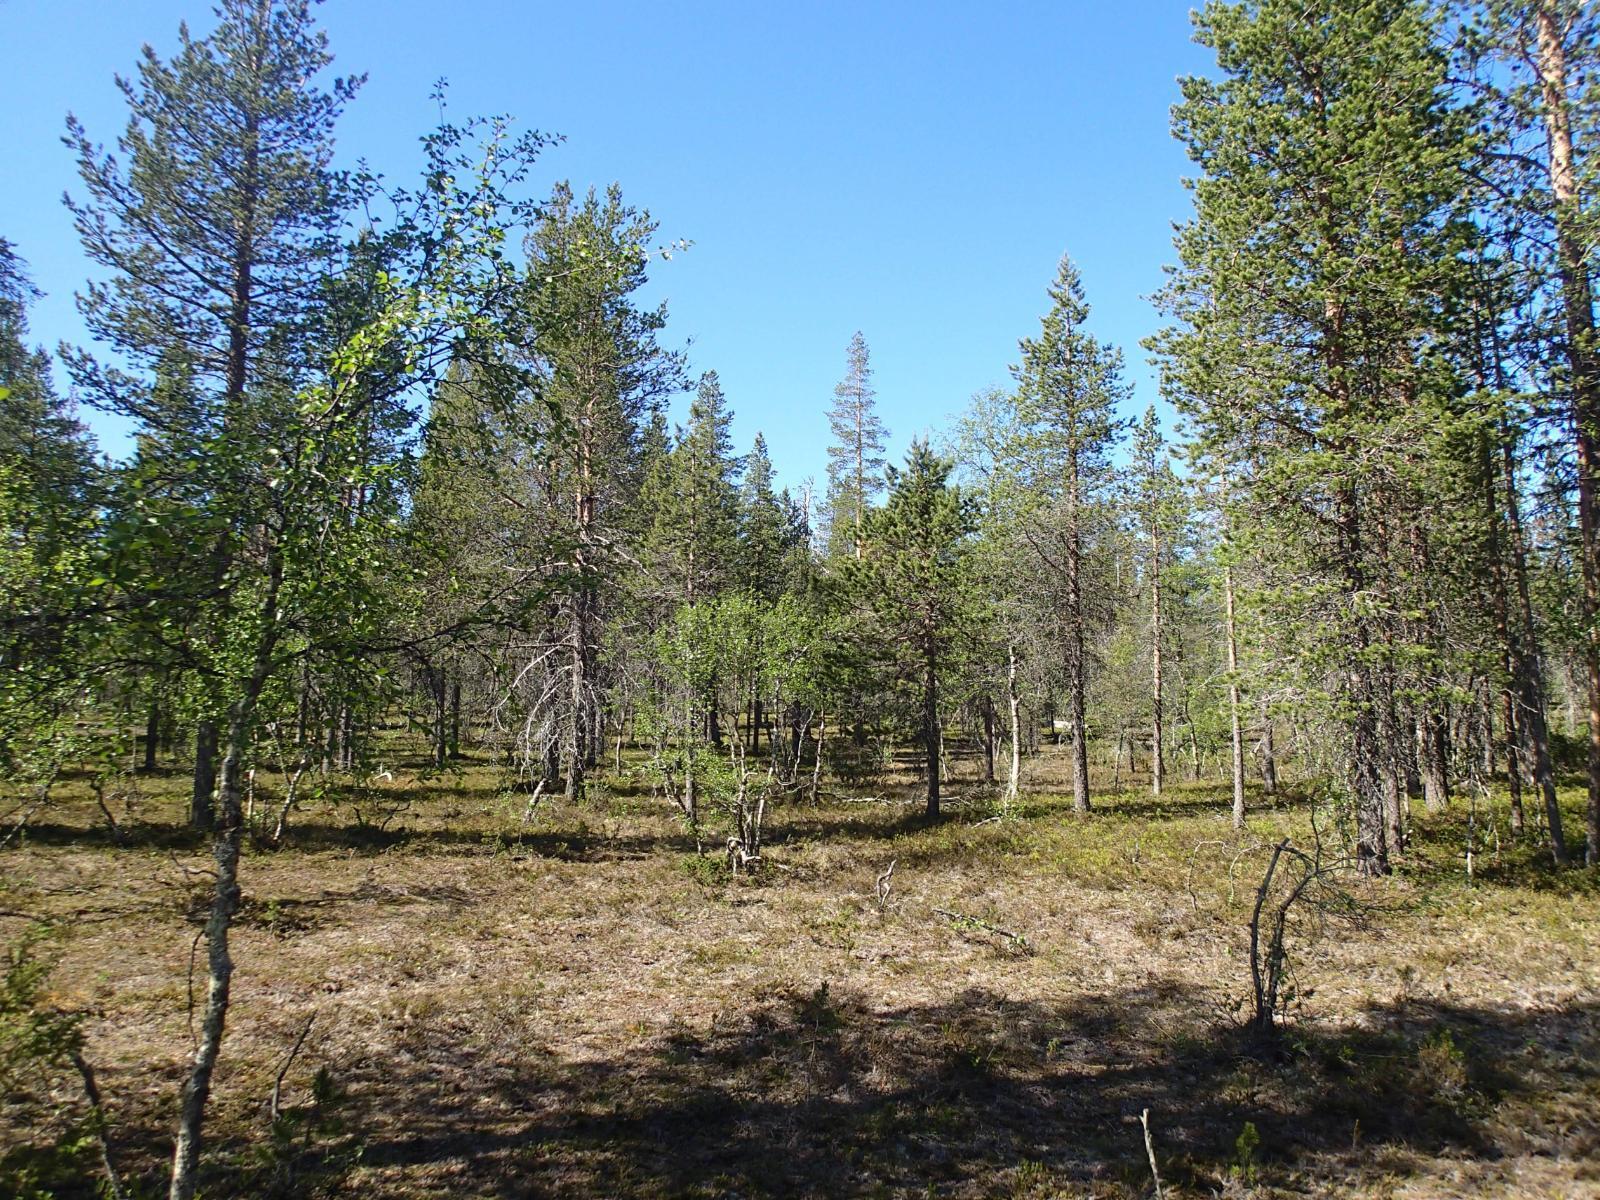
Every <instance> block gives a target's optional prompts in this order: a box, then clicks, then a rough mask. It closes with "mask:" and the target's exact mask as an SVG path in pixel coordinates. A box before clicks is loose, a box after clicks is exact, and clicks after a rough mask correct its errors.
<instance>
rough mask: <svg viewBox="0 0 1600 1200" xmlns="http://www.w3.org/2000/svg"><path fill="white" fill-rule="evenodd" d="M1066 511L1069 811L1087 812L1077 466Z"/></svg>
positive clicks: (1087, 736) (1086, 757)
mask: <svg viewBox="0 0 1600 1200" xmlns="http://www.w3.org/2000/svg"><path fill="white" fill-rule="evenodd" d="M1070 473H1071V477H1070V479H1069V501H1068V508H1067V539H1068V542H1067V605H1068V613H1067V616H1068V620H1069V621H1070V622H1071V629H1070V631H1069V637H1070V641H1069V645H1068V648H1067V656H1068V663H1067V688H1068V695H1067V703H1068V716H1069V718H1070V719H1071V722H1072V807H1073V810H1074V811H1075V812H1079V813H1086V812H1088V811H1089V726H1088V720H1087V717H1086V715H1085V712H1084V708H1085V694H1086V692H1087V691H1088V678H1087V676H1088V670H1087V667H1088V664H1087V662H1086V661H1085V659H1086V650H1085V646H1084V636H1083V580H1082V578H1081V570H1082V561H1081V559H1082V552H1083V547H1082V543H1081V536H1082V535H1081V532H1080V530H1079V528H1078V496H1077V491H1078V478H1077V466H1076V464H1074V465H1073V466H1072V467H1071V468H1070Z"/></svg>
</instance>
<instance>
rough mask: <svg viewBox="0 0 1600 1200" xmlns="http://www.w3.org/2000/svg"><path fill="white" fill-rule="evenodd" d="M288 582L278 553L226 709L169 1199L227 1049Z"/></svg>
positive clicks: (182, 1183)
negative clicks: (246, 794)
mask: <svg viewBox="0 0 1600 1200" xmlns="http://www.w3.org/2000/svg"><path fill="white" fill-rule="evenodd" d="M282 583H283V565H282V563H281V562H280V561H279V560H278V559H277V558H276V557H275V556H274V557H273V558H272V559H271V560H270V562H269V565H268V580H267V589H266V594H265V597H264V600H263V603H262V610H261V622H262V625H261V630H262V632H261V634H260V637H259V640H258V641H257V643H256V650H255V656H254V661H253V662H252V664H251V671H250V674H249V676H248V677H247V678H246V679H245V680H243V685H244V686H243V687H242V689H241V691H240V695H239V697H238V698H237V699H236V700H235V701H234V703H233V705H232V707H231V709H230V710H229V713H228V743H227V750H226V753H225V754H224V755H223V759H222V781H221V786H220V788H219V789H218V793H217V798H218V808H219V812H218V816H219V818H220V819H219V820H218V822H217V828H216V836H215V838H214V839H213V841H212V848H211V852H212V857H213V858H214V859H215V861H216V864H217V872H216V884H215V890H214V891H213V893H212V899H211V912H210V915H209V916H208V917H207V919H206V928H205V939H206V971H207V987H206V1006H205V1012H204V1014H203V1016H202V1017H201V1021H200V1040H199V1044H198V1045H197V1046H196V1048H195V1052H194V1057H193V1058H192V1059H191V1060H190V1064H189V1073H188V1075H187V1077H186V1078H185V1079H184V1083H183V1092H182V1095H181V1097H180V1099H179V1105H178V1133H177V1138H176V1140H175V1143H174V1146H173V1152H172V1181H171V1187H170V1189H169V1191H168V1196H169V1200H193V1197H194V1195H195V1191H196V1187H197V1185H198V1183H199V1168H200V1138H201V1132H202V1128H203V1125H204V1122H205V1112H206V1103H207V1101H208V1100H209V1099H210V1096H211V1077H212V1072H213V1071H214V1070H215V1069H216V1064H217V1055H218V1054H219V1053H220V1051H221V1049H222V1034H223V1028H224V1026H225V1025H226V1022H227V1018H228V1003H229V999H230V996H231V990H232V983H233V959H232V957H231V956H230V955H229V952H228V933H229V930H230V928H231V927H232V925H233V918H234V914H235V913H237V912H238V910H239V899H240V893H239V847H240V844H241V841H242V839H243V834H244V814H243V809H242V801H243V782H244V772H245V764H246V754H247V752H248V750H249V742H250V733H251V728H252V725H253V722H254V718H255V712H256V704H257V702H258V701H259V700H260V698H261V692H262V689H263V688H265V687H266V683H267V679H268V677H269V676H270V675H271V673H272V665H273V653H274V651H275V650H276V648H277V639H278V632H279V625H278V621H277V607H278V593H279V590H280V588H281V586H282Z"/></svg>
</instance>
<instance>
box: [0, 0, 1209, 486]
mask: <svg viewBox="0 0 1600 1200" xmlns="http://www.w3.org/2000/svg"><path fill="white" fill-rule="evenodd" d="M317 12H318V16H319V20H320V21H321V23H322V25H323V26H324V27H325V28H326V29H327V31H328V33H329V36H330V38H331V41H332V48H333V51H334V53H335V55H336V56H337V62H336V64H335V71H337V72H340V73H358V72H361V71H366V72H367V73H368V75H369V76H370V80H369V82H368V84H367V86H366V87H365V88H364V89H363V91H362V93H361V95H360V96H359V97H358V98H357V100H356V102H355V103H354V104H353V105H352V106H351V108H350V109H349V111H348V112H347V114H346V116H345V119H344V121H343V123H342V125H341V131H340V135H339V142H340V147H341V153H342V155H344V156H345V157H346V158H347V159H354V158H355V157H356V156H358V155H359V156H364V157H365V158H367V159H368V160H369V161H370V162H371V163H372V164H373V165H374V166H376V167H377V168H378V169H379V170H381V171H383V172H384V173H385V174H387V175H389V176H390V177H391V178H394V179H404V180H407V181H409V180H410V179H411V178H412V177H413V175H414V171H415V168H416V166H417V163H418V161H419V159H418V154H417V150H416V138H417V136H418V135H419V134H420V133H422V132H423V131H425V130H426V129H427V128H428V127H429V126H430V124H431V123H432V122H433V121H434V119H435V116H436V113H435V110H434V108H433V106H432V105H431V104H430V102H429V101H428V98H427V97H428V93H429V91H430V88H431V84H432V82H433V81H434V80H435V79H437V78H439V77H441V76H443V77H445V78H448V79H449V81H450V84H451V88H450V93H451V107H452V110H453V113H454V114H455V115H457V116H465V115H467V114H470V113H478V112H484V113H489V112H495V113H502V112H503V113H510V114H513V115H515V116H516V117H517V118H519V120H520V121H521V122H522V123H523V124H524V125H526V126H530V127H535V128H539V129H543V130H546V131H551V132H559V133H562V134H564V135H566V138H567V140H566V143H565V144H564V145H561V146H558V147H556V148H554V149H552V150H550V151H549V152H548V153H547V155H546V156H545V158H544V159H543V160H542V171H541V173H540V174H539V176H538V177H537V179H536V181H535V185H534V186H535V190H536V191H538V192H542V191H543V190H545V188H546V186H547V184H548V183H549V182H550V181H553V180H556V179H562V178H566V179H570V180H572V182H573V184H574V186H575V187H577V188H580V189H581V188H583V187H586V186H588V185H589V184H599V185H604V184H605V183H607V182H610V181H612V180H617V181H619V182H620V183H621V184H622V187H623V193H624V195H625V197H626V198H627V199H628V200H629V201H630V202H631V203H634V204H637V205H639V206H642V207H645V208H648V209H649V210H650V211H651V212H652V213H653V214H654V215H655V216H656V217H657V218H658V219H659V220H660V222H661V227H662V228H661V235H662V238H663V239H664V240H667V239H678V238H685V239H689V240H691V241H693V243H694V247H693V249H692V250H690V251H689V252H688V253H687V254H683V255H679V256H676V257H674V259H673V260H672V261H671V262H670V263H663V264H660V265H658V266H657V267H656V268H655V271H654V280H653V282H652V285H651V291H652V299H665V300H667V301H668V303H669V305H670V308H671V314H672V320H671V325H670V327H669V328H670V332H671V335H672V337H673V339H675V341H676V342H678V343H680V344H681V343H683V342H685V341H688V342H690V343H691V344H690V357H691V365H692V366H693V368H694V369H695V370H697V371H699V370H704V369H707V368H715V369H716V371H717V372H718V374H719V375H720V376H721V378H722V381H723V387H724V390H725V391H726V392H727V394H728V397H729V399H730V401H731V403H732V405H733V407H734V410H735V413H736V421H735V436H736V439H737V441H738V442H739V444H740V445H741V447H743V446H745V445H748V442H749V441H750V439H751V438H752V437H753V436H754V434H755V433H756V431H757V430H760V431H762V432H764V433H765V434H766V437H767V441H768V443H769V444H770V445H771V447H772V453H773V458H774V460H775V462H776V465H777V468H778V471H779V474H780V477H781V478H782V479H783V480H784V481H785V482H788V483H795V482H797V481H799V480H800V479H801V478H803V477H805V476H808V475H815V476H820V475H821V473H822V471H823V464H824V448H825V446H826V442H827V423H826V420H825V417H824V412H825V410H826V407H827V405H828V402H829V400H830V397H831V392H832V387H833V384H834V383H835V382H836V381H837V379H838V378H839V376H840V375H841V374H842V373H843V370H844V358H845V346H846V344H847V343H848V341H849V339H850V335H851V334H852V332H854V331H855V330H857V329H860V330H862V331H863V333H864V334H865V336H866V338H867V342H868V344H869V345H870V347H871V349H872V358H873V365H874V368H875V370H876V375H877V378H876V382H877V387H878V393H879V405H880V409H881V411H882V414H883V417H884V420H885V422H886V423H887V424H888V426H889V428H890V430H891V432H892V435H893V436H892V443H891V451H892V453H893V454H894V455H895V457H898V456H899V454H900V452H901V450H902V449H903V447H904V446H905V444H906V443H907V442H908V441H909V440H910V438H911V437H912V436H913V435H916V434H919V433H926V432H929V431H938V430H940V429H942V428H944V427H945V426H947V424H948V422H949V420H950V418H951V417H952V416H953V415H954V414H955V413H957V412H959V411H960V410H961V408H962V407H963V406H964V404H965V402H966V399H967V397H969V396H970V395H971V394H972V392H974V391H975V390H977V389H979V388H982V387H985V386H987V385H991V384H1003V383H1005V382H1006V381H1007V379H1008V374H1007V366H1008V364H1009V363H1011V362H1012V361H1014V360H1015V357H1016V342H1017V339H1018V338H1019V337H1021V336H1023V335H1026V334H1029V333H1031V332H1033V331H1034V330H1035V329H1036V327H1037V322H1038V318H1039V315H1040V314H1041V313H1042V312H1043V310H1044V307H1045V295H1044V291H1045V286H1046V284H1047V283H1048V282H1049V280H1050V278H1051V277H1052V275H1053V274H1054V269H1055V263H1056V260H1057V258H1058V257H1059V256H1060V255H1061V254H1062V252H1063V251H1066V252H1069V253H1071V254H1072V256H1073V257H1074V259H1075V260H1076V261H1077V262H1078V264H1079V267H1080V268H1081V270H1082V272H1083V277H1084V282H1085V285H1086V287H1087V289H1088V293H1089V301H1090V304H1091V305H1092V306H1093V308H1094V316H1093V318H1092V325H1093V327H1094V329H1095V331H1096V332H1097V333H1099V334H1100V335H1101V336H1102V337H1104V338H1107V339H1109V340H1111V341H1114V342H1117V343H1119V344H1121V345H1122V346H1123V347H1124V350H1125V352H1126V354H1127V357H1128V362H1129V368H1130V375H1131V377H1132V378H1133V380H1134V382H1135V385H1136V395H1135V398H1134V401H1133V402H1132V404H1131V405H1130V412H1132V411H1142V410H1143V408H1144V406H1145V405H1146V404H1148V403H1150V402H1151V401H1152V400H1153V399H1154V398H1155V388H1154V380H1153V376H1152V373H1151V371H1150V369H1149V368H1148V367H1147V365H1146V363H1145V358H1146V356H1145V353H1144V351H1143V350H1141V349H1140V348H1139V346H1138V341H1139V339H1140V338H1141V337H1143V336H1145V335H1146V334H1148V333H1150V332H1151V331H1152V330H1153V329H1154V328H1155V327H1156V325H1157V323H1158V322H1157V317H1156V314H1155V313H1154V311H1153V310H1152V309H1151V307H1150V305H1149V303H1148V300H1147V299H1146V297H1148V295H1149V294H1150V293H1151V292H1153V291H1154V290H1155V289H1156V288H1157V287H1159V286H1160V283H1161V266H1162V264H1163V263H1166V262H1169V261H1171V258H1172V249H1171V235H1172V231H1171V226H1172V224H1173V222H1175V221H1181V220H1183V219H1184V218H1185V217H1186V215H1187V213H1188V207H1189V205H1188V197H1187V195H1186V193H1185V192H1184V190H1183V189H1182V187H1181V184H1180V180H1181V177H1182V176H1183V175H1184V174H1185V173H1186V170H1187V164H1186V161H1185V159H1184V156H1183V153H1182V150H1181V148H1180V147H1179V146H1178V145H1177V143H1175V142H1174V141H1173V140H1172V139H1171V137H1170V136H1169V133H1168V113H1169V109H1170V106H1171V105H1172V104H1173V103H1174V102H1175V101H1176V99H1177V85H1176V79H1177V77H1178V76H1179V75H1181V74H1185V73H1195V72H1201V71H1204V70H1206V69H1207V68H1208V66H1209V65H1210V64H1209V60H1208V58H1207V55H1206V53H1205V51H1204V50H1203V49H1202V48H1200V47H1197V46H1195V45H1193V44H1192V42H1191V41H1190V28H1191V27H1190V22H1189V7H1188V5H1186V4H1184V3H1181V2H1178V3H1174V2H1166V3H1162V2H1158V0H1124V2H1123V3H1119V4H1110V5H1108V4H1102V3H1094V2H1089V0H1078V2H1065V0H1057V2H1054V3H1049V2H1042V3H1018V2H1004V0H998V2H989V3H977V2H971V3H965V4H955V3H870V2H858V3H854V4H850V3H834V2H831V0H829V2H823V3H816V2H804V3H797V2H791V3H787V4H777V3H761V2H751V0H746V2H743V3H655V4H645V3H637V4H635V3H614V2H607V0H591V2H589V3H575V4H574V3H568V4H562V5H553V4H545V3H539V2H537V0H507V2H501V0H453V2H452V3H449V4H439V3H436V2H427V3H425V2H423V0H390V2H388V3H380V2H379V0H327V3H325V4H322V5H321V6H320V7H319V8H318V10H317ZM184 18H187V19H188V20H189V21H190V23H191V25H192V27H194V28H195V29H196V30H203V29H205V28H207V27H208V26H209V24H210V22H211V15H210V9H209V7H208V5H207V4H206V3H205V2H204V0H0V38H3V41H4V43H5V44H6V46H7V48H8V54H7V62H8V66H9V68H10V71H9V74H10V78H11V86H10V87H9V88H8V89H7V91H8V95H7V100H6V105H5V107H4V111H3V115H0V132H3V142H4V144H5V146H6V147H7V159H8V162H9V163H10V164H11V170H10V171H9V173H8V178H7V180H6V182H5V184H4V187H3V189H0V235H3V236H5V237H8V238H10V239H11V240H12V241H14V242H16V243H17V245H18V247H19V249H20V250H21V252H22V254H23V255H24V256H25V257H26V258H27V259H28V261H29V263H30V265H31V268H32V272H33V275H34V279H35V282H36V283H37V284H38V285H39V286H40V287H42V288H43V289H44V290H45V291H46V292H47V293H48V294H47V297H46V299H45V300H43V301H42V302H41V303H40V304H39V305H38V306H37V307H36V309H35V312H34V316H33V334H34V338H35V340H37V341H39V342H41V343H43V344H46V345H50V346H54V345H55V343H56V342H57V341H58V340H60V339H66V340H68V341H74V342H76V341H81V340H82V337H83V334H82V329H81V325H80V324H79V322H78V319H77V315H76V312H75V310H74V308H73V301H72V293H73V291H74V289H76V288H77V287H79V286H81V284H82V282H83V280H84V278H85V275H86V272H87V270H88V267H87V264H86V263H85V261H84V259H83V257H82V255H81V253H80V251H79V249H78V246H77V243H76V239H75V237H74V235H73V233H72V228H71V224H70V221H69V219H68V216H67V214H66V212H65V210H64V209H63V208H62V206H61V203H60V200H61V194H62V192H63V191H65V190H69V189H70V190H73V191H75V192H77V191H79V190H80V189H78V188H77V180H76V178H75V175H74V172H73V167H72V161H71V156H70V154H69V153H68V151H67V150H66V148H65V147H64V146H62V145H61V143H60V140H59V139H60V134H61V131H62V126H63V121H64V119H65V116H66V113H67V112H68V111H69V110H71V111H73V112H75V113H76V114H77V115H78V116H79V118H80V119H82V120H83V122H84V123H85V125H86V126H87V127H88V129H89V131H90V133H91V135H92V136H94V137H95V138H96V139H98V140H102V141H106V142H110V141H112V140H113V139H114V138H115V136H116V134H117V133H118V132H119V131H120V130H121V128H122V125H123V123H124V119H125V113H124V110H123V108H122V105H121V101H120V97H119V95H118V93H117V91H116V88H115V86H114V84H113V75H114V74H115V73H117V72H122V73H129V72H131V71H132V69H133V66H134V64H135V62H136V61H137V57H138V52H139V47H140V45H141V44H143V43H145V42H149V43H151V44H153V45H154V46H155V47H156V48H157V50H158V51H160V52H162V53H166V52H168V51H170V50H171V49H172V47H173V46H174V45H175V43H176V31H177V26H178V22H179V21H180V20H181V19H184ZM681 407H682V406H681V405H680V406H679V408H680V411H681ZM90 423H91V424H93V425H95V426H96V428H97V431H98V432H100V434H101V436H102V440H103V442H104V444H105V446H106V448H107V449H108V450H111V451H113V452H117V451H120V450H121V449H122V448H123V442H122V439H121V438H120V437H119V435H118V432H117V431H116V430H115V429H112V428H109V427H107V426H105V424H104V423H103V421H102V420H101V419H100V418H97V417H95V416H93V415H92V414H90Z"/></svg>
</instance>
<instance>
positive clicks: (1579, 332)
mask: <svg viewBox="0 0 1600 1200" xmlns="http://www.w3.org/2000/svg"><path fill="white" fill-rule="evenodd" d="M1536 20H1537V25H1538V59H1539V80H1540V85H1541V90H1542V93H1543V98H1544V117H1545V132H1546V134H1547V135H1548V141H1549V151H1550V191H1551V195H1552V198H1553V199H1554V201H1555V213H1554V216H1555V226H1556V254H1557V258H1558V260H1559V263H1560V272H1561V294H1562V302H1563V308H1564V311H1565V316H1566V333H1567V337H1566V343H1567V361H1568V367H1569V370H1570V373H1571V378H1570V380H1569V381H1568V383H1569V386H1570V388H1571V392H1572V413H1571V420H1572V432H1573V441H1574V450H1575V452H1576V458H1577V477H1578V528H1579V535H1580V541H1581V558H1582V567H1583V619H1584V627H1585V629H1586V635H1585V638H1584V667H1585V675H1586V677H1587V685H1588V688H1587V690H1588V707H1589V764H1588V767H1589V769H1588V776H1589V805H1588V820H1587V822H1586V838H1585V854H1584V858H1585V861H1586V862H1587V863H1588V864H1589V865H1590V866H1594V865H1596V864H1600V367H1597V363H1596V357H1595V356H1596V352H1597V348H1596V346H1595V327H1594V295H1593V292H1592V289H1591V285H1590V279H1589V271H1588V260H1587V244H1586V241H1585V239H1584V236H1583V233H1582V230H1581V229H1580V224H1581V217H1582V213H1581V208H1582V197H1581V196H1580V195H1579V194H1578V182H1577V170H1576V152H1575V149H1574V146H1573V142H1572V116H1571V109H1570V102H1569V99H1568V92H1567V61H1566V46H1565V44H1564V41H1563V29H1562V15H1561V12H1560V10H1559V6H1558V5H1556V4H1555V3H1553V2H1552V0H1541V3H1540V4H1539V9H1538V13H1537V18H1536Z"/></svg>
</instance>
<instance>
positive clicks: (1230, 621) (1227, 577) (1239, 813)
mask: <svg viewBox="0 0 1600 1200" xmlns="http://www.w3.org/2000/svg"><path fill="white" fill-rule="evenodd" d="M1222 596H1223V602H1224V616H1225V617H1226V620H1227V634H1228V731H1229V733H1230V735H1231V736H1232V739H1233V827H1234V828H1235V829H1243V828H1244V728H1243V724H1242V722H1241V721H1240V719H1239V639H1238V633H1237V630H1236V627H1235V624H1234V610H1233V568H1232V567H1231V566H1230V567H1223V568H1222Z"/></svg>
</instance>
